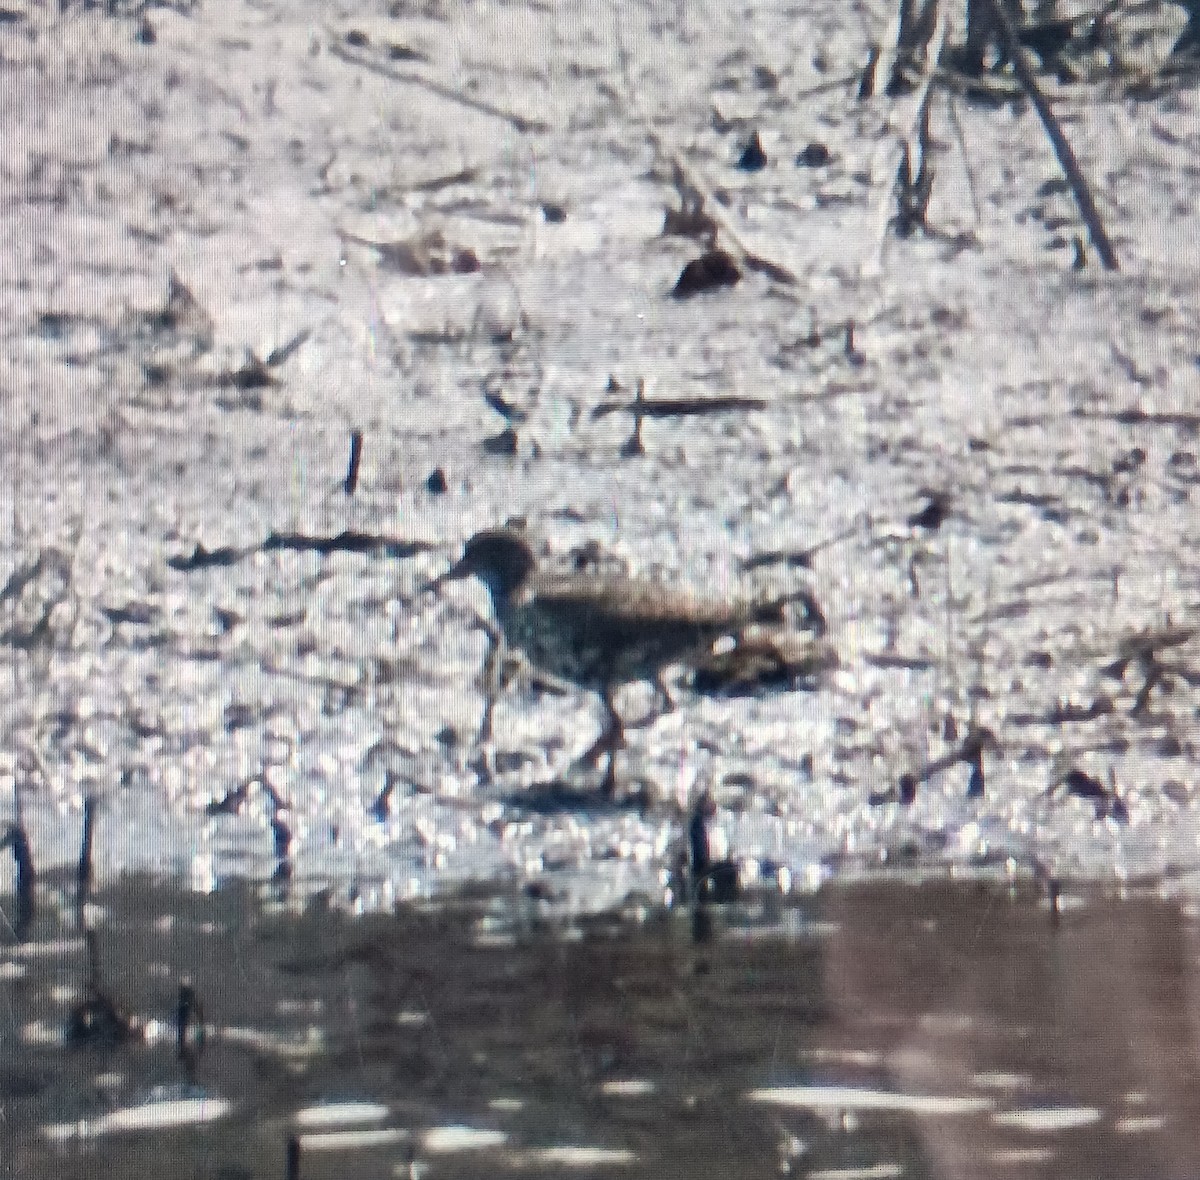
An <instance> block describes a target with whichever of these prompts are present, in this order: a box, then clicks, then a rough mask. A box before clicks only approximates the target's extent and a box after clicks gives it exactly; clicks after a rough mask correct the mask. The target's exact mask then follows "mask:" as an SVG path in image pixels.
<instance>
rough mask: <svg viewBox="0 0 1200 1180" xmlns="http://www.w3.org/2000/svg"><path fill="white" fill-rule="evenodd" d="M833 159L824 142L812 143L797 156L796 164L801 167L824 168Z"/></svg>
mask: <svg viewBox="0 0 1200 1180" xmlns="http://www.w3.org/2000/svg"><path fill="white" fill-rule="evenodd" d="M832 159H833V156H832V155H830V152H829V149H828V148H827V147H826V146H825V145H824V144H823V143H810V144H808V145H807V146H806V147H805V148H804V149H803V150H802V151H801V152H800V153H799V154H798V155H797V156H796V164H797V166H798V167H800V168H824V167H825V165H826V164H828V163H829V161H830V160H832Z"/></svg>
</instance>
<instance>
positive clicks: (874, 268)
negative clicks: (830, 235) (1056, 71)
mask: <svg viewBox="0 0 1200 1180" xmlns="http://www.w3.org/2000/svg"><path fill="white" fill-rule="evenodd" d="M896 24H897V29H898V28H899V17H898V18H897V22H896ZM945 40H946V18H945V14H944V13H943V12H942V10H941V6H940V5H939V6H938V7H937V11H936V15H935V18H934V26H933V33H932V35H931V36H930V38H929V42H928V45H927V46H926V54H925V70H924V72H923V74H922V77H921V85H920V86H919V87H918V88H917V91H916V94H915V96H914V99H913V117H912V119H911V121H910V122H909V126H908V129H907V131H905V133H904V134H903V136H902V137H901V139H900V147H899V150H895V151H892V152H889V153H888V156H889V162H888V167H887V173H886V175H887V176H888V178H889V180H890V182H891V183H889V185H888V187H887V191H886V192H885V194H884V197H883V200H882V201H881V202H880V207H879V220H878V223H877V228H876V234H875V243H876V247H875V254H874V257H873V258H871V259H870V260H868V261H867V262H866V263H865V264H864V265H863V268H862V269H863V272H864V274H866V275H878V274H881V273H882V271H883V255H884V251H885V250H886V248H887V239H888V230H889V229H891V227H892V225H893V223H894V222H895V221H896V216H895V215H894V214H893V211H892V202H893V199H894V198H895V197H896V188H897V180H896V178H897V176H898V175H899V170H900V167H901V164H902V161H903V159H904V157H905V153H907V158H908V161H909V165H910V169H911V173H912V175H913V176H917V175H919V174H920V172H921V167H922V165H923V164H924V161H925V156H926V154H927V152H928V142H927V140H928V134H927V133H928V127H929V109H928V108H929V94H930V87H931V86H932V85H933V79H934V75H935V73H936V72H937V62H938V58H940V57H941V54H942V46H943V44H944V43H945ZM923 132H924V133H923ZM927 168H928V166H927V165H926V170H927ZM872 171H874V169H873V170H872Z"/></svg>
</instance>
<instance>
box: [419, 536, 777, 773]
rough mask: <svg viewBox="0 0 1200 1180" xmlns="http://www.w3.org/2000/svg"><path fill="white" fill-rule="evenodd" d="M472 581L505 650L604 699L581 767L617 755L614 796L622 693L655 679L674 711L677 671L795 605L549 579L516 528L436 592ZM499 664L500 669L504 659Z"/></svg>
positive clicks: (459, 567) (617, 582) (593, 579)
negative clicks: (667, 681) (670, 679)
mask: <svg viewBox="0 0 1200 1180" xmlns="http://www.w3.org/2000/svg"><path fill="white" fill-rule="evenodd" d="M472 574H474V575H475V577H477V578H478V579H479V580H480V581H481V582H482V583H483V584H484V585H485V586H486V587H487V589H488V592H489V594H490V595H491V600H492V609H493V611H494V613H495V617H496V623H497V625H498V634H497V635H495V636H494V637H493V638H494V639H495V641H496V642H497V644H500V645H502V646H503V647H504V648H506V649H508V650H509V651H516V652H519V653H521V655H523V656H524V658H525V659H526V660H527V661H528V663H529V664H530V665H531V666H532V667H533V668H534V669H536V670H539V671H541V672H544V673H548V674H549V675H550V676H552V677H554V678H556V679H558V680H561V681H567V682H570V683H572V684H575V685H578V686H579V687H581V688H585V689H588V690H591V691H593V692H596V693H599V695H600V699H601V700H602V701H603V702H604V709H605V725H604V729H603V731H602V732H601V734H600V736H599V737H598V738H597V739H596V741H595V742H594V743H593V744H592V745H591V746H590V747H589V748H588V750H587V752H586V753H585V754H584V755H583V758H582V759H581V761H583V762H587V763H593V764H594V763H596V762H598V761H599V759H600V757H601V756H602V755H607V765H606V767H605V776H604V782H603V789H604V792H605V793H606V794H609V795H611V794H612V793H613V790H614V787H615V785H616V772H615V753H616V751H617V750H618V749H620V748H621V746H623V745H624V733H625V726H624V724H623V723H622V721H621V717H620V714H619V713H618V712H617V707H616V703H615V699H614V698H615V694H616V691H617V689H618V687H619V686H620V685H622V684H626V683H631V682H633V681H638V680H645V681H649V682H650V683H651V684H653V686H654V688H655V691H656V693H657V695H658V699H659V702H660V704H661V706H662V711H666V710H669V709H670V708H671V707H672V704H671V698H670V695H669V694H668V693H667V690H666V688H665V686H664V685H663V683H662V673H663V671H664V669H665V668H666V667H667V666H668V665H671V664H678V663H687V662H689V661H691V660H694V659H695V658H698V657H701V656H703V655H705V654H706V653H707V652H709V651H710V650H711V648H712V645H713V643H714V642H715V641H716V640H718V639H720V638H721V637H723V636H734V637H736V636H737V635H738V634H739V632H741V631H742V630H744V629H745V628H747V627H748V626H750V625H751V624H754V623H776V624H781V623H783V622H784V621H785V617H784V606H785V603H786V602H787V601H788V600H787V599H779V600H775V601H772V602H763V603H752V602H734V601H726V600H721V599H715V598H703V597H701V596H699V595H697V594H693V593H690V592H688V591H685V590H679V589H676V588H672V587H669V586H667V585H664V584H663V583H661V582H657V581H652V580H650V579H645V578H632V577H623V576H614V575H603V574H602V575H584V574H552V573H547V572H540V571H539V570H538V568H537V559H536V558H535V557H534V554H533V550H532V549H531V548H530V545H529V542H528V541H527V540H526V538H525V537H524V536H523V535H522V534H521V533H520V532H519V531H517V530H516V529H512V528H497V529H486V530H485V531H483V532H480V533H476V534H475V536H473V537H472V538H471V539H470V540H469V541H468V542H467V544H466V548H465V549H464V550H463V555H462V557H461V559H460V560H459V561H458V562H457V563H456V564H455V565H454V566H453V567H452V568H451V569H450V570H448V571H447V572H446V573H444V574H443V575H442V576H441V577H440V578H438V579H436V580H435V582H434V583H432V584H431V585H433V586H439V585H441V584H442V583H444V582H447V581H452V580H455V579H458V578H465V577H468V576H470V575H472ZM490 664H491V666H492V667H493V668H500V667H501V666H502V664H503V661H502V660H501V659H493V660H492V661H490ZM492 687H493V686H489V689H491V688H492ZM654 716H655V715H654V714H652V715H651V717H648V718H646V719H645V722H643V724H644V723H648V722H649V721H650V720H652V719H653V717H654Z"/></svg>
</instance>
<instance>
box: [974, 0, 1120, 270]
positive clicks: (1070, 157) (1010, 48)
mask: <svg viewBox="0 0 1200 1180" xmlns="http://www.w3.org/2000/svg"><path fill="white" fill-rule="evenodd" d="M980 2H981V3H984V4H986V5H988V6H990V8H991V10H992V15H993V17H994V19H995V23H996V28H997V29H998V30H999V32H1000V35H1001V37H1002V38H1003V40H1004V49H1005V52H1006V53H1007V54H1008V56H1009V58H1010V59H1011V61H1012V66H1013V72H1014V73H1015V74H1016V75H1017V79H1018V81H1020V83H1021V86H1022V88H1023V89H1024V91H1025V93H1026V94H1027V95H1029V101H1030V102H1032V103H1033V107H1034V110H1036V111H1037V113H1038V118H1040V119H1041V121H1042V126H1043V127H1045V129H1046V134H1047V135H1048V136H1049V138H1050V144H1051V146H1052V147H1053V148H1054V154H1055V156H1057V157H1058V162H1059V164H1060V165H1061V167H1062V170H1063V173H1064V174H1065V175H1066V178H1067V182H1068V183H1069V184H1070V186H1071V192H1072V193H1073V194H1074V196H1075V203H1076V204H1077V205H1078V206H1079V212H1080V215H1081V216H1082V217H1083V221H1084V224H1085V225H1086V226H1087V228H1088V235H1089V237H1091V239H1092V245H1094V246H1095V247H1096V253H1097V254H1099V255H1100V261H1101V262H1103V263H1104V269H1105V270H1118V269H1120V268H1119V266H1118V264H1117V255H1116V251H1115V250H1114V249H1113V246H1112V242H1110V241H1109V237H1108V234H1107V232H1106V231H1105V229H1104V223H1103V221H1101V219H1100V213H1099V210H1097V208H1096V203H1095V201H1093V200H1092V193H1091V190H1090V189H1089V188H1088V184H1087V181H1086V180H1085V179H1084V176H1083V172H1082V171H1081V170H1080V167H1079V161H1078V160H1077V159H1076V158H1075V153H1074V151H1072V150H1071V145H1070V143H1069V142H1068V140H1067V137H1066V135H1065V134H1064V133H1063V129H1062V127H1061V126H1060V125H1059V122H1058V120H1057V119H1056V118H1055V116H1054V112H1053V111H1052V110H1051V109H1050V102H1049V100H1048V99H1047V98H1046V96H1045V95H1044V94H1043V93H1042V90H1041V88H1040V87H1039V86H1038V83H1037V79H1036V78H1035V77H1034V75H1033V71H1032V70H1031V69H1030V68H1029V60H1028V58H1026V56H1025V50H1024V49H1023V48H1022V46H1021V43H1020V41H1019V40H1018V39H1017V34H1016V30H1014V29H1013V27H1012V22H1011V21H1010V20H1009V19H1008V14H1007V13H1006V12H1005V11H1004V7H1003V5H1002V4H1000V3H999V0H980Z"/></svg>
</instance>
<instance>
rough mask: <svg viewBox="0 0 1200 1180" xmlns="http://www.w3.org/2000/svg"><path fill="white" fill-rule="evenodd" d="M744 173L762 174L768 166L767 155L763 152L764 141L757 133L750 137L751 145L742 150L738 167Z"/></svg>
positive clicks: (748, 144)
mask: <svg viewBox="0 0 1200 1180" xmlns="http://www.w3.org/2000/svg"><path fill="white" fill-rule="evenodd" d="M736 166H737V167H738V168H740V169H741V170H742V171H743V172H761V171H762V170H763V169H764V168H765V167H766V166H767V153H766V152H765V151H763V145H762V140H760V139H759V138H758V132H757V131H755V132H754V133H753V134H752V135H751V136H750V141H749V143H747V144H746V146H745V147H744V148H743V149H742V154H741V155H740V156H739V157H738V162H737V165H736Z"/></svg>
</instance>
